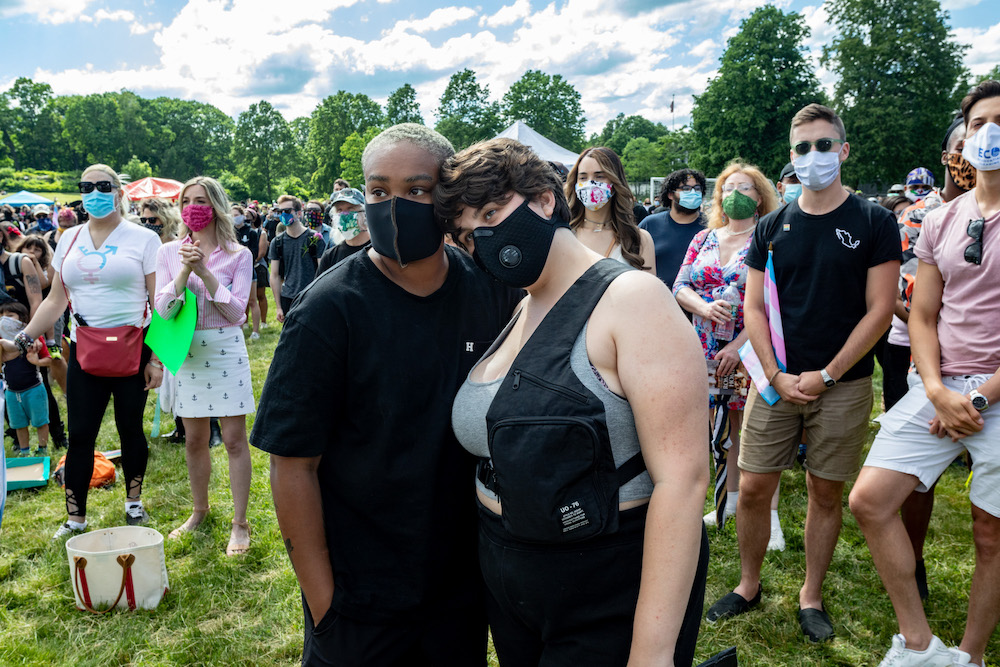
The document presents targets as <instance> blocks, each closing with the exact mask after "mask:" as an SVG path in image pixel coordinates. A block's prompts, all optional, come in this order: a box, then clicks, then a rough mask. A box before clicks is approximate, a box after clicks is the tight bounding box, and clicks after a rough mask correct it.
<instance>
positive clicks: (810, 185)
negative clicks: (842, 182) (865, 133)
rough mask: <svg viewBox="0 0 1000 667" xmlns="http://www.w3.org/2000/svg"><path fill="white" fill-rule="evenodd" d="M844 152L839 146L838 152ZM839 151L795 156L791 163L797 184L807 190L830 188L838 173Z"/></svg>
mask: <svg viewBox="0 0 1000 667" xmlns="http://www.w3.org/2000/svg"><path fill="white" fill-rule="evenodd" d="M842 150H844V148H843V146H841V148H840V151H842ZM840 151H837V152H836V153H834V152H833V151H826V152H825V153H821V152H820V151H809V152H808V153H806V154H805V155H796V156H795V159H794V160H793V161H792V166H794V167H795V175H796V176H797V177H798V179H799V183H801V184H802V187H804V188H806V189H807V190H813V191H818V190H825V189H827V188H828V187H830V186H831V185H832V184H833V182H834V181H835V180H837V174H839V173H840Z"/></svg>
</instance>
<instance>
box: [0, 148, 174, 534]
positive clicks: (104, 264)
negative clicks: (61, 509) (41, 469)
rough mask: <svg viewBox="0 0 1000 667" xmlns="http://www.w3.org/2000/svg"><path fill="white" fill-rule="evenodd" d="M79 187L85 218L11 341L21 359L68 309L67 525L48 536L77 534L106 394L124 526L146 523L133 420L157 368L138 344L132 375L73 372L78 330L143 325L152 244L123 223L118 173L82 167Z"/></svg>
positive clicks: (141, 446)
mask: <svg viewBox="0 0 1000 667" xmlns="http://www.w3.org/2000/svg"><path fill="white" fill-rule="evenodd" d="M79 188H80V192H81V194H82V195H83V206H84V208H85V209H86V211H87V213H88V214H89V215H90V220H89V221H88V222H87V223H86V224H84V225H79V226H77V228H76V229H75V230H73V231H72V232H71V233H64V234H63V235H62V238H60V239H59V243H58V245H57V246H56V252H55V256H54V258H53V260H52V264H53V266H54V267H55V270H56V274H55V276H54V278H53V280H52V288H51V290H50V291H49V295H48V296H47V297H45V300H44V301H43V302H42V305H41V306H39V308H38V312H36V313H35V315H34V317H32V318H31V322H30V323H29V324H28V326H26V327H25V328H24V330H23V331H22V332H21V333H20V334H18V337H17V339H15V343H17V345H18V346H19V347H20V348H21V350H22V351H25V350H27V349H28V348H29V347H30V346H31V344H32V341H34V340H35V339H36V338H38V336H40V335H41V334H42V333H44V332H45V331H46V330H48V329H49V328H51V327H52V325H53V323H55V321H56V320H57V319H58V318H59V317H60V316H62V314H63V312H64V311H65V310H66V307H67V305H68V304H69V303H72V312H73V317H74V319H75V320H76V321H75V322H74V324H76V326H74V327H73V330H72V332H71V334H70V338H71V343H70V353H69V368H68V370H67V377H66V409H67V418H68V423H69V451H68V452H67V454H66V512H67V514H68V515H69V518H68V520H67V521H66V522H65V523H64V524H63V525H62V526H61V527H60V528H59V530H57V531H56V533H55V535H54V536H53V537H55V538H60V537H64V536H66V535H71V534H73V533H79V532H82V531H83V530H85V529H86V528H87V492H88V490H89V488H90V478H91V477H92V476H93V472H94V446H95V443H96V441H97V435H98V432H99V431H100V429H101V421H102V420H103V419H104V412H105V410H106V408H107V407H108V401H109V400H110V399H111V397H112V396H113V397H114V401H115V426H116V427H117V429H118V437H119V439H120V442H121V450H122V470H123V472H124V474H125V493H126V500H125V522H126V523H127V524H128V525H130V526H134V525H139V524H143V523H146V522H147V521H148V519H149V515H148V514H147V513H146V510H145V509H144V508H143V506H142V501H141V500H140V495H141V493H142V483H143V478H144V477H145V475H146V461H147V457H148V448H147V444H146V436H145V434H144V433H143V430H142V413H143V410H144V408H145V406H146V393H147V391H148V390H149V389H152V388H154V387H158V386H159V385H160V381H161V380H162V377H163V365H162V364H160V363H159V361H157V360H155V359H153V358H152V352H151V350H150V349H149V348H148V347H146V346H145V345H143V346H142V352H141V357H140V361H139V370H138V371H137V372H136V373H135V374H134V375H130V376H126V377H105V376H102V375H96V374H92V373H88V372H87V371H85V370H83V368H81V366H80V361H79V359H78V351H77V331H78V329H79V327H81V326H86V327H96V328H109V327H121V326H128V325H132V326H139V327H142V326H145V325H146V324H147V323H148V319H147V316H148V314H149V306H150V295H151V294H153V293H154V288H155V285H156V273H155V272H156V250H157V248H159V246H160V241H159V239H158V238H157V237H156V234H154V233H153V232H151V231H149V230H148V229H144V228H143V227H140V226H139V225H134V224H131V223H130V222H128V221H127V220H126V219H125V218H124V214H125V194H124V192H122V189H121V181H120V180H119V179H118V174H116V173H115V171H114V170H113V169H112V168H111V167H108V166H107V165H103V164H95V165H92V166H90V167H88V168H87V169H85V170H84V172H83V176H82V177H81V178H80V183H79ZM67 298H68V301H67Z"/></svg>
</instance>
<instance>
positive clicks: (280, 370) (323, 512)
mask: <svg viewBox="0 0 1000 667" xmlns="http://www.w3.org/2000/svg"><path fill="white" fill-rule="evenodd" d="M453 153H454V149H453V148H452V146H451V144H450V143H449V142H448V140H447V139H445V138H444V137H443V136H441V135H440V134H438V133H437V132H435V131H433V130H431V129H429V128H427V127H424V126H423V125H417V124H412V123H406V124H401V125H395V126H393V127H390V128H388V129H387V130H384V131H383V132H382V133H381V134H379V135H378V136H376V137H375V138H374V139H372V141H371V142H370V143H369V144H368V146H367V147H366V148H365V151H364V154H363V156H362V168H363V170H364V175H365V189H366V196H365V204H364V205H365V219H366V221H367V225H368V230H369V232H370V234H371V241H372V243H371V247H370V248H368V249H367V250H363V251H361V252H357V253H354V254H353V255H351V256H350V257H348V258H346V259H344V260H343V261H341V262H339V263H338V264H336V266H334V267H333V268H331V269H329V270H328V271H326V272H324V273H322V274H320V275H319V276H318V277H317V278H316V279H315V280H314V281H313V282H312V283H311V284H310V285H309V286H308V287H306V288H305V289H304V290H303V291H302V292H301V293H300V294H299V296H298V299H297V300H296V302H295V305H294V306H293V307H292V308H291V309H290V310H289V311H288V312H287V313H286V317H285V325H284V328H283V330H282V332H281V339H280V341H279V343H278V347H277V349H276V350H275V354H274V360H273V362H272V364H271V369H270V372H269V375H268V378H267V381H266V382H265V384H264V390H263V393H262V395H261V401H260V405H261V409H260V412H259V413H258V416H257V419H256V422H255V424H254V429H253V434H252V435H251V438H250V441H251V443H252V444H253V445H254V446H255V447H258V448H260V449H262V450H264V451H266V452H269V453H270V454H271V490H272V493H273V496H274V501H275V511H276V513H277V517H278V524H279V526H280V528H281V533H282V538H283V539H284V541H285V547H286V549H287V551H288V555H289V558H290V560H291V562H292V565H293V567H294V569H295V573H296V576H297V577H298V581H299V585H300V587H301V589H302V597H303V611H304V616H305V637H304V646H303V656H302V664H303V665H327V664H351V665H366V666H374V667H379V666H382V665H386V666H388V665H398V664H435V665H463V666H464V665H470V666H476V665H479V666H480V667H485V665H486V616H485V608H484V600H483V586H482V578H481V575H480V573H479V569H478V567H477V565H476V510H475V507H474V506H473V505H472V504H471V503H470V502H469V496H470V495H471V493H472V491H473V483H472V482H473V476H474V474H475V466H476V460H475V458H474V457H472V456H470V455H468V454H467V453H466V452H464V451H463V450H462V448H461V447H460V446H459V445H458V443H457V442H456V441H455V436H454V434H453V432H452V429H451V423H450V414H451V402H452V399H453V398H454V396H455V393H456V392H457V390H458V387H459V385H460V383H461V381H462V379H463V378H464V377H465V375H466V374H467V373H468V371H469V369H470V368H471V367H472V365H473V363H475V361H476V359H478V358H479V356H480V355H481V354H482V353H483V352H484V351H485V350H486V348H487V346H488V345H489V343H490V341H492V340H493V339H494V338H495V337H496V335H497V334H498V333H499V332H500V330H501V329H502V327H503V323H504V322H506V321H507V319H509V317H510V314H511V312H512V310H513V306H514V303H515V302H516V299H517V298H519V296H520V294H519V292H517V291H515V290H509V289H507V288H505V287H503V286H501V285H499V284H497V283H496V282H494V281H492V280H490V279H489V278H488V277H487V276H486V275H484V274H483V273H482V272H480V271H479V270H478V269H476V267H475V265H474V263H473V261H472V258H471V257H469V256H468V254H467V253H464V252H463V251H462V250H460V249H457V248H453V247H447V246H445V244H444V234H443V232H442V230H441V227H440V225H439V224H438V220H437V218H436V216H435V215H434V208H433V206H432V203H431V193H432V192H433V189H434V187H435V186H436V184H437V180H438V173H439V171H440V167H441V164H442V163H443V162H444V161H445V159H447V158H448V157H450V156H451V155H452V154H453ZM303 395H312V396H323V397H324V404H325V405H326V406H329V407H328V408H327V409H326V410H325V412H324V414H323V415H322V416H321V418H317V413H316V404H315V403H314V402H310V401H303V400H302V396H303Z"/></svg>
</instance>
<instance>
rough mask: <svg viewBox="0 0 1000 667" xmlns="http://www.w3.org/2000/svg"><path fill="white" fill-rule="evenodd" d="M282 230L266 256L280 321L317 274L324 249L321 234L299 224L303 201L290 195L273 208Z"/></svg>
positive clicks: (282, 197)
mask: <svg viewBox="0 0 1000 667" xmlns="http://www.w3.org/2000/svg"><path fill="white" fill-rule="evenodd" d="M276 210H277V211H278V214H279V215H280V216H281V224H283V225H284V226H285V231H284V232H283V233H281V234H278V235H277V236H276V237H274V241H273V242H272V243H271V248H270V250H269V251H268V258H269V259H270V260H271V291H272V292H273V293H274V305H275V309H276V310H277V313H276V314H275V318H277V320H278V321H279V322H284V321H285V314H286V313H287V312H288V309H289V308H291V307H292V301H294V300H295V297H296V296H298V294H299V292H301V291H302V290H304V289H305V288H306V286H307V285H308V284H309V283H311V282H312V280H313V278H315V277H316V266H317V264H318V262H319V258H320V257H322V256H323V251H324V250H326V243H325V242H324V241H323V237H322V235H320V233H319V232H315V231H312V230H309V229H306V227H305V225H303V224H302V201H301V200H300V199H299V198H298V197H295V196H293V195H281V196H280V197H278V205H277V207H276Z"/></svg>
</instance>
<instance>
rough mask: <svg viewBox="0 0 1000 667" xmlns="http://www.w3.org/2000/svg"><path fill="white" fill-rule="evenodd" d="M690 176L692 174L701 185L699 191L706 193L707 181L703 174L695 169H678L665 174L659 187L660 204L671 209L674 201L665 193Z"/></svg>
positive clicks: (679, 185)
mask: <svg viewBox="0 0 1000 667" xmlns="http://www.w3.org/2000/svg"><path fill="white" fill-rule="evenodd" d="M692 176H694V180H696V181H697V182H698V185H700V186H701V193H702V194H703V195H707V194H708V192H707V188H708V182H707V181H706V180H705V174H703V173H701V172H700V171H697V170H695V169H678V170H677V171H675V172H672V173H671V174H670V175H669V176H667V180H665V181H663V185H662V186H661V187H660V206H667V207H669V208H670V209H673V208H674V203H675V202H674V201H673V200H672V199H670V198H668V197H667V195H668V194H670V193H671V192H673V191H674V190H676V189H677V188H679V187H681V186H682V185H684V184H685V183H687V180H688V178H690V177H692Z"/></svg>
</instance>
